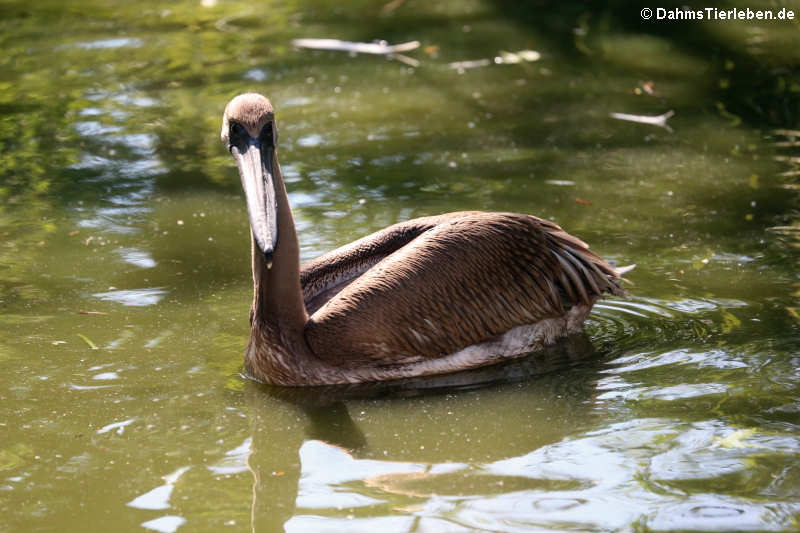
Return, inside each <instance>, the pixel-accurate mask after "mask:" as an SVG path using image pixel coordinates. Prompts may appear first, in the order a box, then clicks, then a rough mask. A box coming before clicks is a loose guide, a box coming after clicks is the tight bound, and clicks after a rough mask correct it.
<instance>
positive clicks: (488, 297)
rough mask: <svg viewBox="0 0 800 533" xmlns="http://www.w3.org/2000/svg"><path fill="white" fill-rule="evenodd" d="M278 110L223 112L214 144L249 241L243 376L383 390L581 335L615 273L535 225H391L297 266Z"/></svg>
mask: <svg viewBox="0 0 800 533" xmlns="http://www.w3.org/2000/svg"><path fill="white" fill-rule="evenodd" d="M277 138H278V130H277V127H276V125H275V115H274V112H273V108H272V104H271V103H270V102H269V100H267V99H266V98H265V97H263V96H261V95H260V94H254V93H248V94H242V95H239V96H237V97H236V98H234V99H233V100H231V101H230V102H229V103H228V105H227V106H226V108H225V114H224V116H223V119H222V142H223V143H225V146H226V147H227V148H228V150H229V151H230V153H231V154H232V155H233V157H234V159H235V160H236V164H237V166H238V167H239V175H240V176H241V180H242V187H243V188H244V191H245V195H246V198H247V211H248V215H249V218H250V229H251V235H252V239H251V241H252V264H253V292H254V296H253V305H252V308H251V310H250V340H249V342H248V344H247V350H246V352H245V369H246V372H247V373H248V374H249V375H250V376H251V377H253V378H255V379H257V380H259V381H263V382H266V383H271V384H277V385H322V384H339V383H358V382H367V381H381V380H389V379H396V378H405V377H413V376H425V375H431V374H441V373H445V372H453V371H457V370H463V369H467V368H473V367H478V366H482V365H488V364H491V363H495V362H498V361H501V360H503V359H507V358H511V357H515V356H520V355H524V354H527V353H529V352H531V351H535V350H537V349H540V348H542V347H544V346H547V345H550V344H553V343H554V342H555V341H556V340H557V339H558V338H560V337H563V336H566V335H568V334H571V333H575V332H578V331H580V330H581V328H582V325H583V320H584V319H585V318H586V315H587V314H588V313H589V310H590V309H591V308H592V305H594V303H595V302H596V301H597V299H598V298H600V297H602V296H603V294H604V293H611V294H615V295H623V294H624V293H623V290H622V288H621V287H620V279H621V278H620V276H621V275H622V274H623V273H624V272H625V271H627V268H626V269H615V268H613V267H611V266H610V265H609V264H608V263H607V262H605V261H604V260H603V259H602V258H600V257H599V256H598V255H596V254H595V253H593V252H591V251H590V250H589V248H588V246H587V245H586V244H585V243H583V242H582V241H581V240H580V239H578V238H576V237H573V236H572V235H569V234H568V233H566V232H565V231H564V230H562V229H561V228H560V227H559V226H557V225H556V224H554V223H552V222H549V221H547V220H542V219H540V218H536V217H534V216H531V215H522V214H516V213H485V212H480V211H464V212H458V213H447V214H444V215H439V216H430V217H422V218H417V219H413V220H408V221H405V222H400V223H398V224H395V225H393V226H389V227H388V228H385V229H383V230H381V231H378V232H376V233H373V234H372V235H368V236H366V237H364V238H362V239H359V240H357V241H355V242H353V243H350V244H348V245H346V246H343V247H341V248H338V249H336V250H334V251H332V252H329V253H326V254H324V255H322V256H320V257H318V258H316V259H314V260H313V261H310V262H308V263H306V264H305V265H303V266H302V267H301V266H300V259H299V249H298V243H297V233H296V232H295V227H294V219H293V218H292V211H291V208H290V206H289V199H288V197H287V194H286V188H285V186H284V182H283V178H282V176H281V169H280V166H279V165H278V159H277V151H276V141H277Z"/></svg>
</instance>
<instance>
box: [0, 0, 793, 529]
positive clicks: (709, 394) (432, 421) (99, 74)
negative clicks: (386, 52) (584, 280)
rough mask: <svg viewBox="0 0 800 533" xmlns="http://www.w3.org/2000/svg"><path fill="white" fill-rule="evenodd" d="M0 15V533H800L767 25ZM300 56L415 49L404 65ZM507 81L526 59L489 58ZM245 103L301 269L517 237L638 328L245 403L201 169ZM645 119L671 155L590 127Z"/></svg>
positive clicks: (782, 74)
mask: <svg viewBox="0 0 800 533" xmlns="http://www.w3.org/2000/svg"><path fill="white" fill-rule="evenodd" d="M742 7H751V8H756V7H758V6H755V5H753V4H749V5H747V6H744V5H743V6H742ZM765 7H768V6H765ZM794 9H795V13H796V14H797V15H796V17H797V16H800V6H798V5H797V4H795V5H794ZM0 15H1V16H0V43H2V44H1V46H2V50H3V54H0V148H1V153H2V155H0V532H2V533H6V532H15V533H16V532H25V531H37V532H44V531H59V532H69V531H141V530H143V529H144V530H154V531H160V532H172V531H215V532H216V531H228V530H229V531H257V532H272V531H282V530H286V531H290V532H300V531H302V532H327V531H335V532H339V531H364V532H373V531H386V532H406V531H407V532H412V531H414V532H422V531H435V532H445V531H447V532H451V531H452V532H472V531H502V532H506V531H508V532H516V531H532V530H536V531H549V530H552V531H564V530H570V531H611V530H615V531H617V530H619V531H685V530H692V531H731V530H737V531H765V530H770V531H796V530H797V528H798V527H800V526H799V525H798V522H800V460H798V458H799V457H800V454H799V453H798V452H800V427H799V426H798V424H800V371H798V367H800V350H799V348H800V278H799V277H798V269H797V266H798V243H799V242H800V240H798V227H800V217H798V201H797V200H798V196H797V195H798V193H797V189H798V186H797V176H798V175H799V174H800V171H799V170H798V169H800V159H799V158H800V142H799V141H800V132H798V131H797V130H798V129H800V120H799V119H800V76H798V65H800V27H798V24H797V21H796V20H795V21H794V22H786V21H772V22H757V21H750V22H747V21H740V22H733V21H716V22H711V21H706V22H702V23H701V22H690V21H683V22H674V23H667V22H664V21H661V22H658V21H656V20H651V21H649V22H644V21H642V19H641V15H640V11H639V8H638V7H632V6H628V5H625V4H620V5H616V4H614V3H611V5H610V6H609V7H603V6H598V5H595V3H590V5H587V6H584V5H582V4H580V3H572V2H560V3H559V4H558V7H557V8H554V7H552V6H550V7H548V6H547V4H546V3H541V4H539V3H525V7H520V6H519V5H518V4H517V3H514V2H506V1H504V0H496V1H491V0H467V1H465V2H462V1H452V2H422V1H419V0H408V1H406V2H402V1H398V0H395V1H394V2H391V3H388V4H387V3H386V2H384V1H383V0H377V1H371V0H370V1H368V0H358V1H353V2H348V3H344V4H342V3H330V4H329V3H327V2H321V1H313V0H310V1H299V2H270V3H255V2H237V1H225V0H218V1H217V0H203V1H202V2H200V1H193V2H172V3H164V2H153V1H142V2H122V1H118V2H114V1H106V2H99V1H91V0H89V1H86V2H82V3H72V4H65V3H63V2H56V1H53V0H37V1H35V2H21V1H15V0H6V1H4V2H2V3H0ZM306 37H312V38H313V37H328V38H339V39H347V40H353V41H364V42H370V41H372V40H374V39H386V40H387V41H389V42H391V43H398V42H406V41H412V40H419V41H420V42H421V46H420V48H418V49H417V50H415V51H412V52H407V53H406V55H407V56H408V57H411V58H412V59H415V60H418V61H419V62H420V64H419V66H418V67H412V66H410V65H408V64H406V63H403V62H402V61H399V60H387V59H385V58H381V57H374V56H365V55H359V56H351V55H348V54H347V53H341V52H324V51H323V52H319V51H317V52H314V51H309V50H297V49H294V48H293V47H292V46H291V44H290V42H291V40H292V39H295V38H306ZM522 50H533V51H536V52H538V54H539V57H538V60H535V61H529V60H530V59H536V57H537V56H536V54H522V55H523V56H524V57H519V56H517V58H518V59H519V62H514V59H513V56H508V55H505V56H504V55H503V54H502V52H504V51H505V52H518V51H522ZM495 57H501V58H504V59H503V60H502V63H500V64H498V62H495V60H494V58H495ZM484 59H488V60H489V61H488V62H487V61H479V62H478V63H470V64H467V66H469V67H474V68H464V65H462V66H461V68H458V65H456V67H452V66H451V65H450V64H451V63H454V62H462V61H477V60H484ZM476 65H477V66H476ZM245 90H257V91H259V92H263V93H265V94H267V95H268V96H269V97H270V98H271V99H272V101H273V103H274V104H275V106H276V109H277V117H278V125H279V127H280V132H281V136H280V140H279V157H280V160H281V162H282V165H283V169H284V174H285V176H286V179H287V184H288V187H289V189H290V200H291V201H292V203H293V205H294V208H295V211H294V212H295V217H296V219H297V224H298V230H299V234H300V240H301V245H302V256H303V259H304V260H308V259H311V258H313V257H315V256H316V255H318V254H320V253H322V252H324V251H327V250H329V249H332V248H334V247H336V246H339V245H342V244H345V243H347V242H350V241H351V240H353V239H355V238H357V237H359V236H362V235H364V234H367V233H369V232H371V231H374V230H377V229H380V228H382V227H384V226H386V225H389V224H391V223H394V222H397V221H400V220H405V219H408V218H412V217H416V216H422V215H430V214H436V213H441V212H446V211H454V210H467V209H483V210H503V211H518V212H529V213H534V214H537V215H539V216H542V217H545V218H549V219H552V220H555V221H556V222H558V223H559V224H561V225H562V226H563V227H564V228H565V229H566V230H567V231H569V232H571V233H573V234H576V235H578V236H580V237H581V238H583V239H584V240H586V241H587V242H589V243H590V244H591V245H592V247H593V249H595V250H596V251H598V252H599V253H600V254H601V255H603V256H604V257H606V258H609V259H612V260H615V261H617V262H618V264H621V265H624V264H630V263H636V264H637V265H638V266H637V268H636V270H634V271H633V272H632V273H630V274H629V275H628V277H629V279H630V281H631V282H632V285H631V286H629V290H630V293H631V298H630V299H628V300H621V299H607V300H604V301H603V302H601V303H600V304H598V305H597V306H596V308H595V310H594V311H593V313H592V314H591V315H590V318H589V320H588V321H587V327H586V335H585V336H584V337H579V338H576V339H571V340H570V342H568V343H564V344H562V345H560V346H558V347H556V348H554V349H552V350H549V351H548V352H546V353H543V354H536V355H532V356H531V357H529V358H527V359H524V360H522V361H518V362H515V363H512V364H508V365H505V366H502V367H499V368H490V369H483V370H480V371H476V372H472V373H470V374H466V375H456V376H448V377H445V378H440V379H436V380H429V381H416V382H403V383H399V384H388V385H384V386H380V387H378V386H374V387H360V388H346V389H321V390H289V391H287V390H281V389H275V388H266V387H263V386H260V385H258V384H255V383H252V382H248V381H247V380H246V379H244V378H242V377H241V375H240V371H241V364H242V353H243V349H244V346H245V342H246V338H247V334H248V322H247V321H248V309H249V304H250V298H251V294H252V293H251V291H252V288H251V283H252V281H251V275H250V271H249V269H250V262H249V235H248V232H249V229H248V225H247V216H246V214H245V206H244V201H243V195H242V193H241V190H240V185H239V178H238V175H237V173H236V170H235V167H234V166H233V162H232V160H231V158H230V156H229V155H228V154H227V153H226V151H225V149H224V148H223V146H222V145H221V143H220V142H219V124H220V119H221V114H222V110H223V108H224V105H225V103H226V102H227V101H228V100H229V99H230V98H231V97H232V96H234V95H235V94H238V93H239V92H243V91H245ZM670 110H672V111H674V112H675V115H674V116H673V117H672V118H670V119H669V120H668V122H667V126H669V127H670V129H667V128H664V127H660V126H657V125H648V124H641V123H636V122H631V121H628V120H615V119H613V118H611V117H610V114H611V113H627V114H632V115H648V116H656V115H661V114H663V113H667V112H668V111H670Z"/></svg>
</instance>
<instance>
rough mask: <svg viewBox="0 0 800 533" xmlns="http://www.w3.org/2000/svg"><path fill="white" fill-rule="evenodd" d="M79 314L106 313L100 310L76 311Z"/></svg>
mask: <svg viewBox="0 0 800 533" xmlns="http://www.w3.org/2000/svg"><path fill="white" fill-rule="evenodd" d="M78 314H79V315H107V314H108V313H104V312H102V311H78Z"/></svg>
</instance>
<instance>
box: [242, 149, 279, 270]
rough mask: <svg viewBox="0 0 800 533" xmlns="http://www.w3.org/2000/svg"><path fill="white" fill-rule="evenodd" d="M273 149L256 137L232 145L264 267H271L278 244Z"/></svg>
mask: <svg viewBox="0 0 800 533" xmlns="http://www.w3.org/2000/svg"><path fill="white" fill-rule="evenodd" d="M274 150H275V149H274V147H273V146H262V143H261V142H260V141H259V140H256V139H252V138H249V139H248V142H247V145H246V146H245V145H240V146H232V147H231V153H232V154H233V157H234V159H235V160H236V165H237V166H238V167H239V176H240V177H241V178H242V187H243V188H244V194H245V197H246V198H247V214H248V215H249V217H250V230H251V231H252V232H253V239H254V240H255V243H256V246H258V249H259V250H261V252H262V253H263V254H264V258H265V259H266V262H267V268H270V267H271V266H272V254H273V253H275V248H276V247H277V246H278V207H277V203H276V200H275V186H274V183H273V178H272V172H273V171H272V168H273V165H272V163H273V161H274V158H275V152H274Z"/></svg>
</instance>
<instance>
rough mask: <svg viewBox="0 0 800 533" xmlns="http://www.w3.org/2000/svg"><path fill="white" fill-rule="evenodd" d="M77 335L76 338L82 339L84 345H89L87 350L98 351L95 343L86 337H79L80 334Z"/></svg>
mask: <svg viewBox="0 0 800 533" xmlns="http://www.w3.org/2000/svg"><path fill="white" fill-rule="evenodd" d="M77 335H78V337H80V338H81V339H83V342H85V343H86V344H88V345H89V348H91V349H92V350H99V348H98V347H97V345H96V344H95V343H93V342H92V341H91V339H90V338H89V337H87V336H86V335H81V334H80V333H77Z"/></svg>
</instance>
